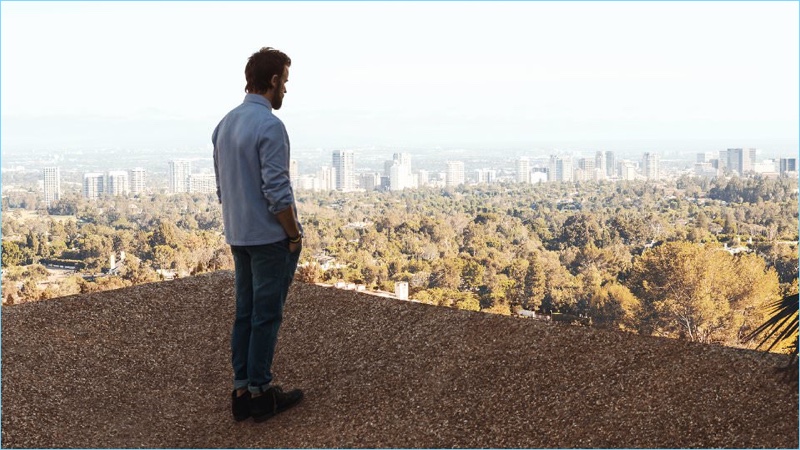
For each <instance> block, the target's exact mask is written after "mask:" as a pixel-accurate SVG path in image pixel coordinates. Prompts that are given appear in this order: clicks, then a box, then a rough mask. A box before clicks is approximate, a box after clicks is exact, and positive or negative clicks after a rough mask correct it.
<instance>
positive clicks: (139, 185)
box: [130, 167, 146, 195]
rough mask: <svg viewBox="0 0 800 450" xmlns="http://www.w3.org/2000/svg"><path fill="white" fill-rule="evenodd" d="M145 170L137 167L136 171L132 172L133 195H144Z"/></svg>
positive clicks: (132, 170)
mask: <svg viewBox="0 0 800 450" xmlns="http://www.w3.org/2000/svg"><path fill="white" fill-rule="evenodd" d="M145 181H146V176H145V170H144V169H142V168H141V167H137V168H135V169H131V171H130V183H131V194H133V195H138V194H143V193H144V188H145Z"/></svg>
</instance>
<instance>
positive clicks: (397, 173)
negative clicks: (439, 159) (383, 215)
mask: <svg viewBox="0 0 800 450" xmlns="http://www.w3.org/2000/svg"><path fill="white" fill-rule="evenodd" d="M383 168H384V176H386V178H387V179H388V180H389V186H388V188H389V190H390V191H402V190H403V189H408V188H413V187H416V186H415V185H416V182H415V180H414V178H413V177H412V175H411V155H409V154H408V153H395V154H394V156H393V158H392V160H391V161H386V162H385V163H384V165H383ZM379 184H380V183H379Z"/></svg>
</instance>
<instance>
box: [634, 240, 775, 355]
mask: <svg viewBox="0 0 800 450" xmlns="http://www.w3.org/2000/svg"><path fill="white" fill-rule="evenodd" d="M753 264H758V260H757V259H750V258H747V259H743V260H740V261H738V262H737V260H736V259H735V258H734V257H733V256H731V255H730V254H729V253H728V252H726V251H724V250H723V249H721V248H719V247H718V246H710V245H698V244H691V243H686V242H670V243H666V244H664V245H661V246H657V247H654V248H652V249H648V250H647V251H645V252H644V253H643V254H642V255H641V257H639V258H638V259H637V260H636V261H635V262H634V265H633V269H632V273H631V277H630V279H629V285H628V286H629V287H630V288H631V291H632V292H633V293H634V294H635V295H636V296H637V297H638V298H640V299H641V300H642V309H643V315H642V323H641V327H640V328H641V331H643V332H645V333H659V334H666V335H674V336H679V337H685V338H687V339H689V340H692V341H700V342H728V343H730V342H731V340H732V338H731V335H732V334H733V335H736V333H737V330H738V329H739V327H740V326H741V323H740V322H738V321H737V320H736V317H737V316H740V317H747V316H748V315H749V314H753V312H754V311H756V310H757V305H753V301H754V300H753V299H770V298H773V297H774V296H776V295H777V276H776V275H775V273H774V271H771V272H769V271H764V270H763V269H764V263H763V260H761V271H760V272H759V271H758V270H754V269H753V267H752V266H753ZM745 304H746V305H748V306H747V307H745V306H743V305H745ZM737 322H738V323H737ZM734 342H735V341H734Z"/></svg>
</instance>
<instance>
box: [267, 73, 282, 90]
mask: <svg viewBox="0 0 800 450" xmlns="http://www.w3.org/2000/svg"><path fill="white" fill-rule="evenodd" d="M280 82H281V78H280V77H279V76H278V75H273V76H272V78H270V80H269V84H270V86H272V89H278V84H280Z"/></svg>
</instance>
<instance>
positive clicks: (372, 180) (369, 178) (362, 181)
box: [358, 172, 381, 191]
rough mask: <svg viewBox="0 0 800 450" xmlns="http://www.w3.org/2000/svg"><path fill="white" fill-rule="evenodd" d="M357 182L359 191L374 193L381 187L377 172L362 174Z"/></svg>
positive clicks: (379, 175)
mask: <svg viewBox="0 0 800 450" xmlns="http://www.w3.org/2000/svg"><path fill="white" fill-rule="evenodd" d="M358 181H359V187H360V188H361V189H364V190H365V191H374V190H375V189H377V188H378V187H380V185H381V174H380V173H378V172H369V173H362V174H361V176H360V177H359V179H358Z"/></svg>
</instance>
